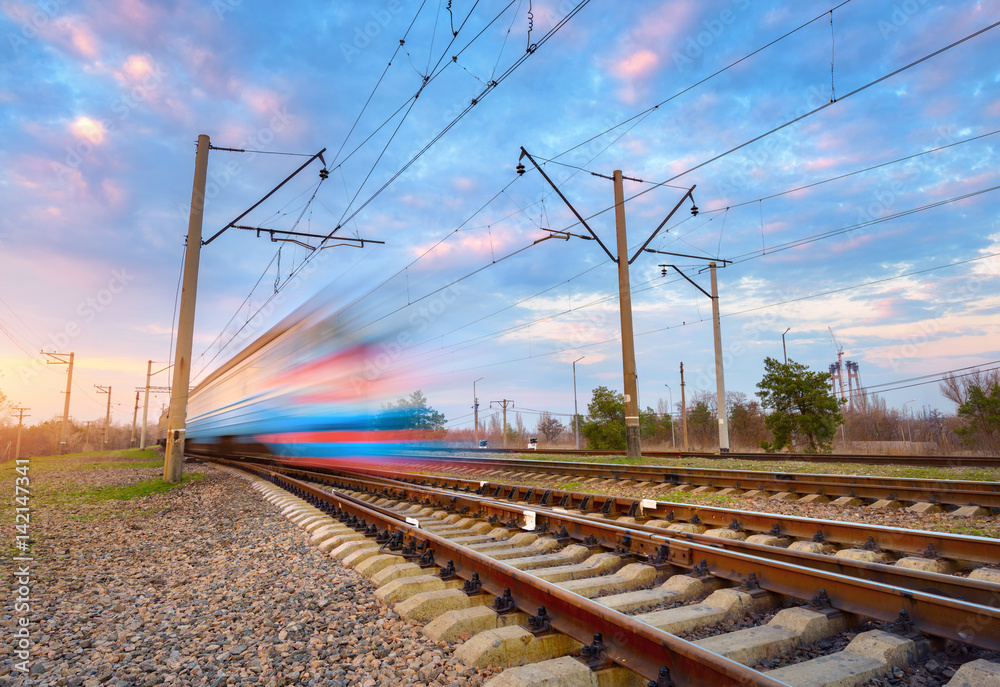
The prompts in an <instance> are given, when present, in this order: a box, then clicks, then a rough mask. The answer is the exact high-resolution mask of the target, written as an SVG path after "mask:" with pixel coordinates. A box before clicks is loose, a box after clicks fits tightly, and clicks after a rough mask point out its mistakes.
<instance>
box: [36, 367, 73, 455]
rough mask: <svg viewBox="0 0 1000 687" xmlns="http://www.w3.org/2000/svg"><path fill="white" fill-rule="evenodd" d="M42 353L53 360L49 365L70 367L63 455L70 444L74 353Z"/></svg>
mask: <svg viewBox="0 0 1000 687" xmlns="http://www.w3.org/2000/svg"><path fill="white" fill-rule="evenodd" d="M41 353H42V355H47V356H49V357H50V358H52V360H48V361H46V364H48V365H67V366H68V367H67V368H66V401H65V402H64V405H63V426H62V441H60V442H59V455H63V454H64V453H66V449H67V446H68V444H69V392H70V391H71V390H72V388H73V353H72V352H70V353H46V352H45V351H42V352H41ZM67 358H68V360H67Z"/></svg>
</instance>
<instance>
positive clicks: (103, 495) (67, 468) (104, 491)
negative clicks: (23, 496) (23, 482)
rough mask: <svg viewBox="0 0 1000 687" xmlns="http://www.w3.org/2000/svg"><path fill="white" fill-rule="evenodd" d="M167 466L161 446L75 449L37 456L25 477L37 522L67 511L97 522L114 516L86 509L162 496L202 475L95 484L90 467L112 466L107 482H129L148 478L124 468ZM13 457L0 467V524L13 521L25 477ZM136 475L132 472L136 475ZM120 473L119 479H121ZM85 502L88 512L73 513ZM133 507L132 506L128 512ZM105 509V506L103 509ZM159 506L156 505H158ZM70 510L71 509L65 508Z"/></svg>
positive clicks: (188, 474)
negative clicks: (17, 488)
mask: <svg viewBox="0 0 1000 687" xmlns="http://www.w3.org/2000/svg"><path fill="white" fill-rule="evenodd" d="M162 465H163V458H162V453H161V452H160V451H159V450H158V449H147V450H141V451H140V450H139V449H123V450H117V451H92V452H88V453H72V454H67V455H62V456H39V457H35V458H31V459H30V460H29V462H28V471H27V477H28V479H29V480H30V483H29V487H28V488H29V489H30V507H31V519H32V522H33V523H37V522H41V521H44V520H45V519H46V516H47V515H55V514H57V513H58V512H59V511H63V515H64V516H65V517H69V518H71V519H76V520H93V519H101V518H104V517H110V515H111V514H110V513H98V512H95V513H88V512H87V511H88V510H92V509H88V508H87V507H89V506H93V505H95V504H100V503H104V502H116V501H129V500H131V499H135V498H141V497H143V496H150V495H152V494H158V493H162V492H165V491H168V490H170V489H173V488H174V487H177V486H181V485H183V484H191V483H192V482H196V481H198V480H200V479H202V477H203V476H204V473H187V474H185V475H184V479H183V481H182V482H181V484H168V483H166V482H164V481H163V480H162V479H160V478H159V477H154V478H150V479H146V480H144V481H141V482H137V483H133V484H111V485H108V484H104V485H102V486H93V483H92V481H91V483H90V484H88V481H90V480H88V478H86V477H85V475H84V474H81V473H87V472H91V471H99V470H108V471H114V472H108V473H105V475H106V476H105V477H104V478H102V479H101V481H103V482H105V483H106V482H109V481H110V482H129V481H131V480H135V479H137V478H141V477H144V476H148V475H149V473H148V472H147V473H146V474H145V475H143V474H142V473H128V472H122V471H127V470H136V469H143V468H145V469H149V468H158V467H161V466H162ZM17 467H18V466H17V463H16V462H15V461H9V462H7V463H4V464H3V465H0V485H7V487H6V488H2V487H0V493H2V495H3V497H4V498H3V500H2V501H0V524H2V525H7V524H12V523H13V518H14V514H13V508H14V505H15V504H14V501H13V496H14V484H15V479H14V478H15V477H21V476H22V475H21V474H19V473H18V472H17V471H16V469H17ZM133 474H134V476H133ZM119 475H120V477H119ZM81 506H83V507H84V510H82V511H78V512H73V511H75V510H76V509H77V508H79V507H81ZM132 508H135V507H130V508H129V510H131V509H132ZM99 510H105V511H106V510H107V509H99ZM154 510H155V509H154ZM66 511H69V512H66Z"/></svg>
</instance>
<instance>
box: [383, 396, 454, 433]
mask: <svg viewBox="0 0 1000 687" xmlns="http://www.w3.org/2000/svg"><path fill="white" fill-rule="evenodd" d="M444 423H445V417H444V414H443V413H439V412H438V411H436V410H434V409H433V408H431V407H430V406H429V405H427V398H426V397H425V396H424V394H423V392H422V391H421V390H420V389H417V390H416V391H414V392H413V393H412V394H410V396H409V397H408V398H400V399H399V400H397V401H396V403H391V402H390V403H387V404H385V406H383V408H382V412H381V413H379V416H378V423H377V424H378V426H379V428H380V429H443V428H444Z"/></svg>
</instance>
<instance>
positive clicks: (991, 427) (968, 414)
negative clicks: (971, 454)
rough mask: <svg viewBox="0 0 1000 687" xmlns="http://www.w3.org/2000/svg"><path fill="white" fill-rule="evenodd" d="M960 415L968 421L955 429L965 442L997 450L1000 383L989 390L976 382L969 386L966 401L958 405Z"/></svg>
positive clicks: (999, 445) (999, 441)
mask: <svg viewBox="0 0 1000 687" xmlns="http://www.w3.org/2000/svg"><path fill="white" fill-rule="evenodd" d="M958 416H959V417H960V418H962V419H963V420H965V421H966V423H967V424H966V425H965V426H964V427H959V428H958V429H956V430H955V434H957V435H959V436H960V437H962V443H963V444H965V445H967V446H970V445H971V446H977V445H979V446H983V447H984V448H986V449H989V450H991V451H996V450H997V448H998V447H1000V384H995V385H993V386H992V387H990V388H989V389H988V390H987V391H984V390H983V389H982V388H981V387H979V386H978V385H975V384H973V385H970V386H969V387H967V397H966V401H965V403H963V404H961V405H960V406H959V407H958Z"/></svg>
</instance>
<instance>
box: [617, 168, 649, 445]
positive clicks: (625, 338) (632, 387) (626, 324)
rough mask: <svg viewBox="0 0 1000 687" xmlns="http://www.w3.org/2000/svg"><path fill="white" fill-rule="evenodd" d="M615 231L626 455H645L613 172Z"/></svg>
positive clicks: (621, 211) (624, 242)
mask: <svg viewBox="0 0 1000 687" xmlns="http://www.w3.org/2000/svg"><path fill="white" fill-rule="evenodd" d="M614 183H615V229H616V234H617V238H618V309H619V312H620V315H621V325H622V375H623V380H624V384H625V452H626V454H627V455H628V457H629V458H638V457H639V456H640V455H641V454H642V447H641V446H640V443H639V392H638V382H637V380H636V374H635V339H634V334H633V331H632V288H631V285H630V284H629V275H628V238H627V237H626V232H625V191H624V189H623V188H622V171H621V170H620V169H616V170H615V171H614Z"/></svg>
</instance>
